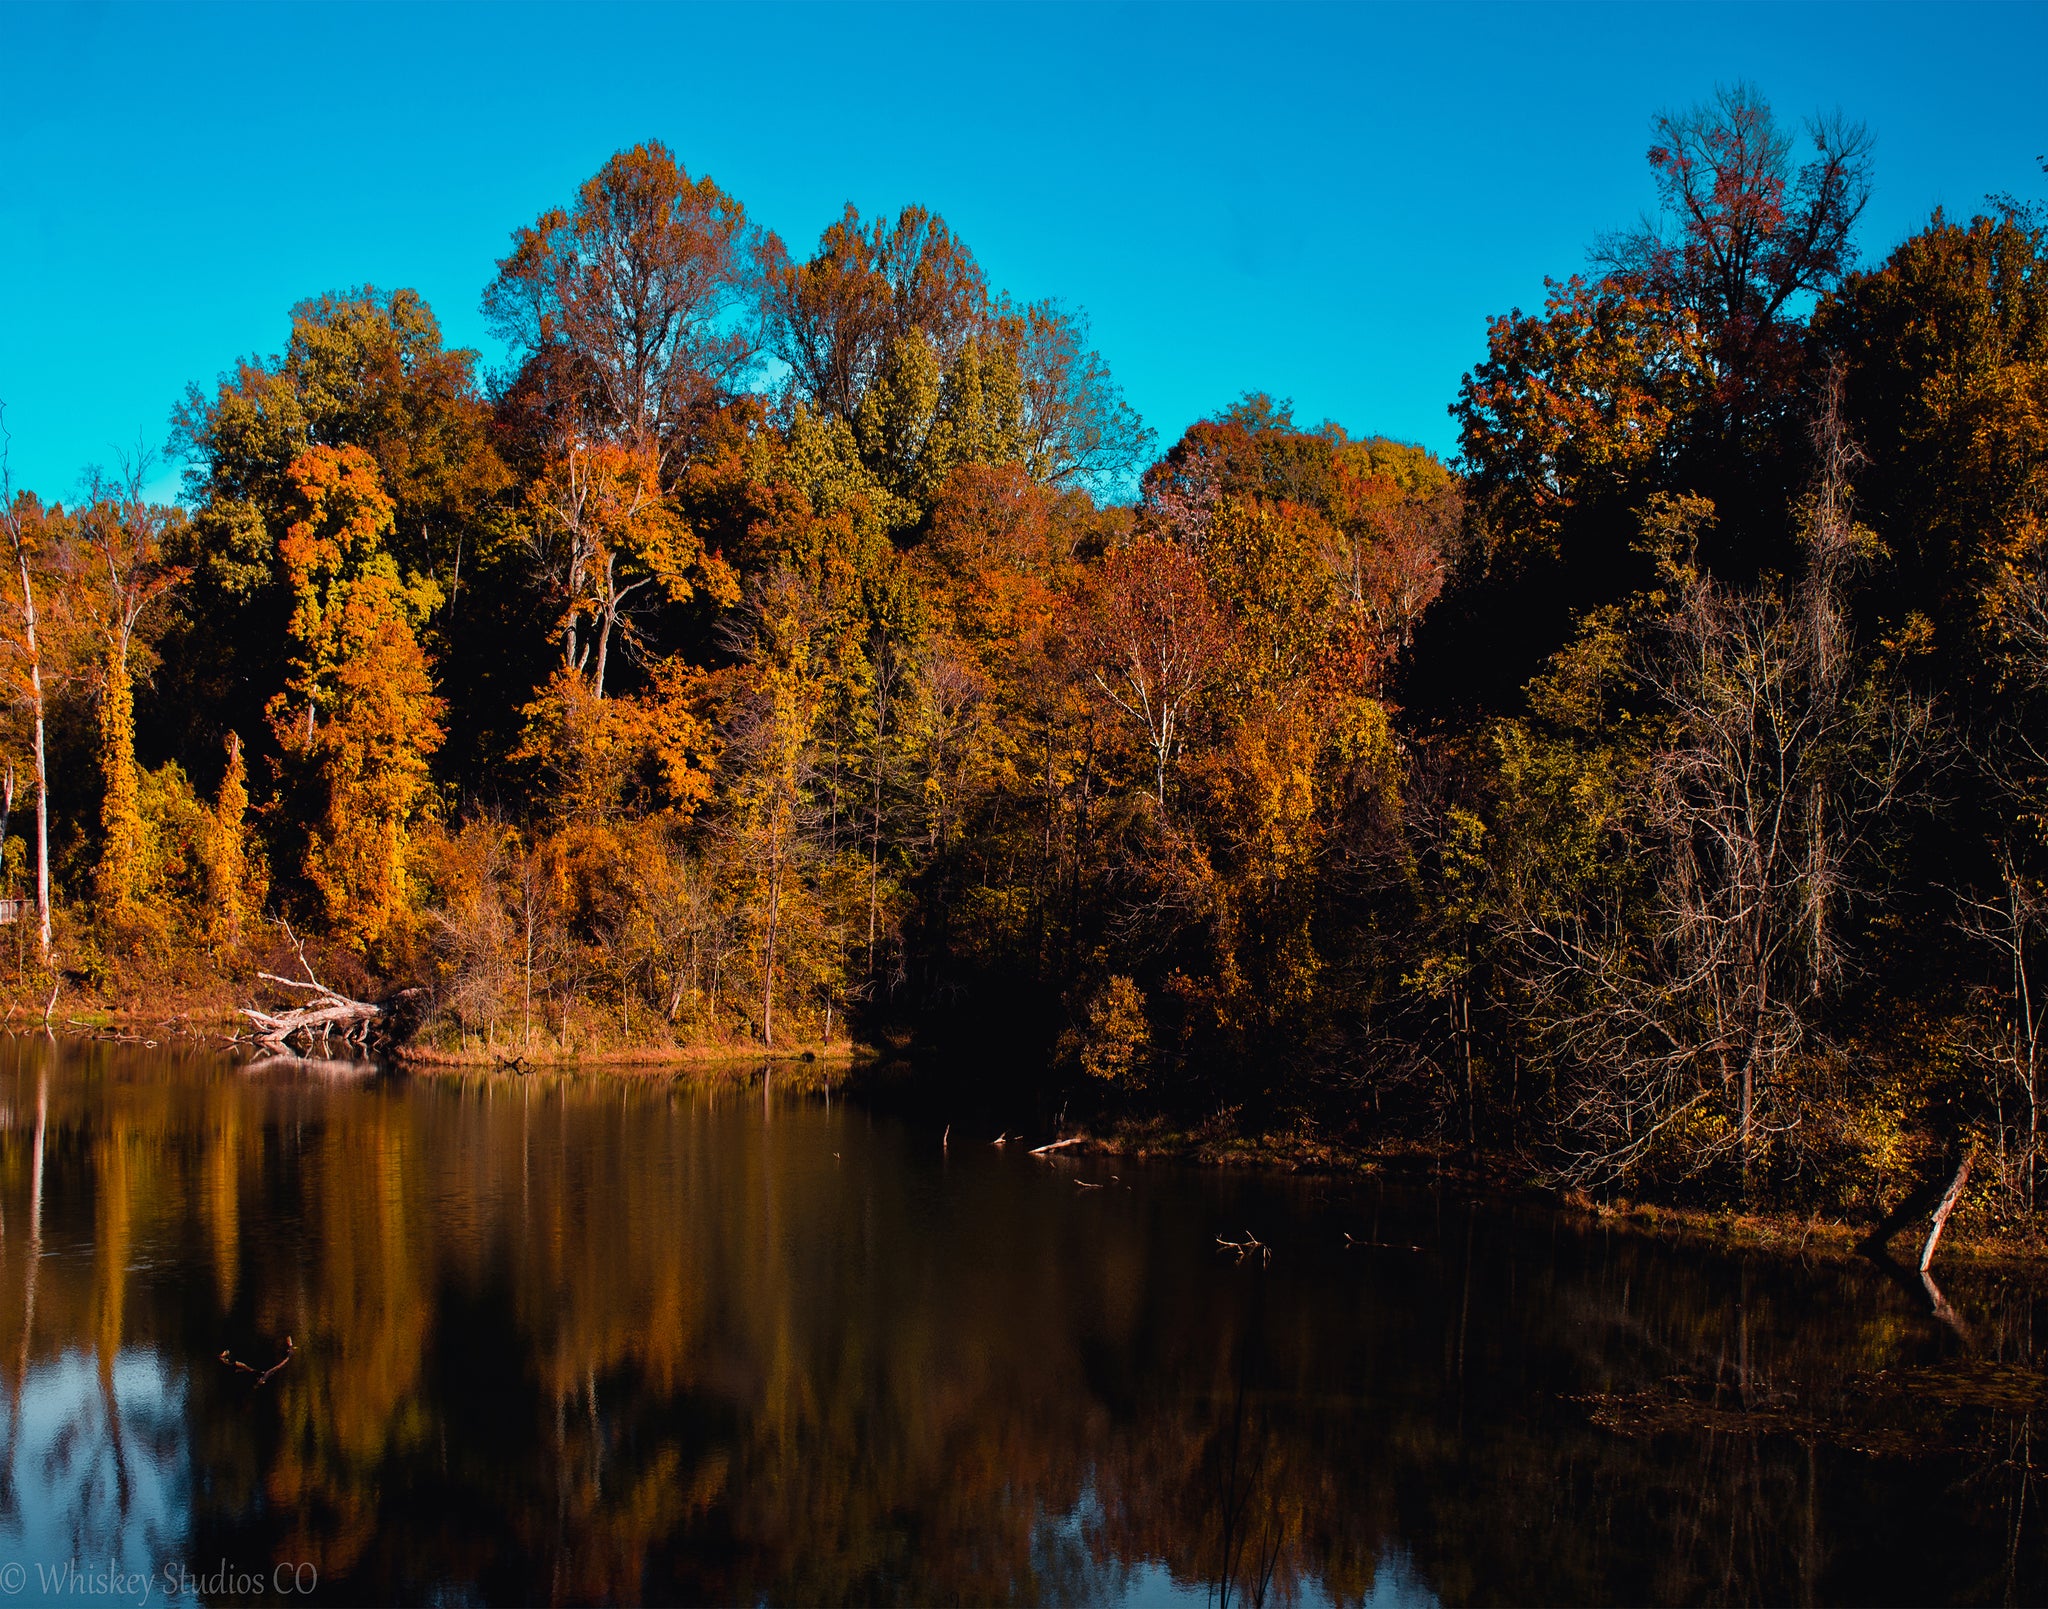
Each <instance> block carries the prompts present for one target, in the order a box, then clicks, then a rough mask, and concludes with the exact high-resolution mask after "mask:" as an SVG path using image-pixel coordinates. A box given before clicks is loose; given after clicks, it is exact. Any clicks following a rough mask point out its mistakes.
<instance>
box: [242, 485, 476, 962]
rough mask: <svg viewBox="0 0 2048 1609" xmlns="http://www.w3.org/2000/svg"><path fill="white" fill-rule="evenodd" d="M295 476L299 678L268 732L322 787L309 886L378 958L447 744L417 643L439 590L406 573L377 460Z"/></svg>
mask: <svg viewBox="0 0 2048 1609" xmlns="http://www.w3.org/2000/svg"><path fill="white" fill-rule="evenodd" d="M289 478H290V481H291V485H292V489H293V491H294V493H295V494H296V497H297V501H298V504H299V513H300V517H299V519H298V520H297V521H296V522H294V523H293V525H292V526H291V528H290V529H289V530H288V531H287V532H286V533H285V536H284V540H283V541H282V542H281V543H280V545H279V553H280V556H281V557H282V558H283V560H284V562H285V567H286V570H287V572H288V574H289V576H290V579H291V585H292V590H293V593H294V600H295V606H294V608H293V610H292V618H291V644H292V667H291V680H290V682H289V683H288V684H287V686H286V688H285V690H284V691H283V692H281V693H279V694H278V695H277V696H276V697H275V698H273V699H272V700H271V702H270V709H269V715H270V723H271V728H272V730H273V731H274V732H275V733H276V735H277V739H278V742H279V744H280V746H281V747H282V748H283V750H284V754H285V764H286V766H287V768H288V770H292V771H295V772H296V773H297V775H298V779H299V780H300V781H301V782H302V783H303V784H305V785H306V786H307V787H308V788H309V789H310V791H311V798H310V799H309V801H308V803H309V814H310V816H311V819H310V820H309V821H308V823H307V834H308V842H307V846H306V855H305V867H304V869H305V875H306V880H307V881H308V882H309V883H311V884H312V886H313V888H314V890H315V891H316V892H317V893H318V895H319V896H320V900H321V903H322V906H323V909H324V914H325V916H326V919H327V921H328V924H329V926H330V927H331V929H332V930H333V932H334V933H335V935H336V936H337V937H339V938H341V939H343V940H344V941H346V942H347V943H349V944H351V945H353V946H355V947H356V948H358V949H364V950H367V949H369V948H370V947H371V946H373V945H375V944H377V943H378V942H379V941H381V940H382V939H384V938H385V937H386V936H387V935H388V934H389V933H390V932H391V930H392V927H393V924H394V923H395V922H396V921H397V919H398V918H399V917H400V916H401V915H402V913H403V912H404V910H405V908H406V904H407V875H406V847H407V829H408V826H409V824H410V822H411V821H412V820H413V818H414V817H415V816H416V815H417V813H418V812H419V810H420V807H421V805H422V804H423V802H424V801H425V799H426V795H427V788H428V775H427V762H428V760H429V758H430V757H431V756H432V755H433V753H434V751H435V750H436V749H438V748H439V747H440V745H441V738H442V729H441V715H442V708H443V706H442V701H441V699H440V698H439V697H438V696H436V694H435V692H434V683H433V677H432V675H431V674H430V672H429V669H428V666H427V659H426V655H425V654H424V653H423V652H422V651H421V649H420V644H419V638H418V636H417V634H416V633H417V630H418V627H419V625H420V623H421V622H422V621H423V620H424V619H425V618H426V616H427V615H428V614H429V613H430V612H431V611H432V610H433V609H434V607H435V606H436V605H437V604H438V603H439V602H440V598H441V594H440V589H439V588H438V587H437V586H435V585H434V583H433V582H431V581H428V580H424V579H422V578H420V577H418V576H412V577H406V576H402V575H400V573H399V570H398V564H397V561H396V560H394V559H393V558H392V556H391V554H390V552H389V550H388V546H387V544H388V541H389V538H390V536H391V529H392V502H391V499H390V497H389V496H387V495H386V493H385V491H384V489H383V486H382V485H381V484H380V483H379V480H378V476H377V468H376V464H375V463H374V461H373V460H372V459H371V458H370V455H369V454H368V453H366V452H364V451H362V450H361V449H360V448H357V447H341V448H332V447H315V448H312V449H310V450H309V451H307V452H306V453H304V454H302V455H301V456H300V457H299V458H298V459H297V460H295V461H294V462H293V464H292V466H291V470H290V475H289Z"/></svg>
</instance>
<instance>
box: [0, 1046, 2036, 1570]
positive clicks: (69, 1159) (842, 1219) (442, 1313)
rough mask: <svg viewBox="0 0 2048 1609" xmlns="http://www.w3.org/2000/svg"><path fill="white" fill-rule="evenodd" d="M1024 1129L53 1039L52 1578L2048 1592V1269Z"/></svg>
mask: <svg viewBox="0 0 2048 1609" xmlns="http://www.w3.org/2000/svg"><path fill="white" fill-rule="evenodd" d="M985 1129H986V1125H976V1124H975V1123H973V1122H972V1121H971V1120H966V1119H963V1120H961V1121H957V1122H954V1123H952V1126H951V1130H950V1135H948V1133H947V1131H946V1120H945V1114H944V1113H934V1114H933V1118H932V1121H930V1122H928V1123H927V1122H922V1121H917V1122H910V1121H904V1120H902V1119H899V1118H893V1117H884V1116H880V1115H877V1114H876V1113H875V1112H873V1111H872V1110H869V1109H867V1108H864V1107H862V1106H860V1105H858V1104H851V1103H848V1102H847V1101H845V1100H842V1099H840V1098H837V1097H834V1098H830V1099H827V1098H826V1097H824V1096H822V1095H820V1094H816V1093H811V1094H803V1093H796V1092H789V1091H784V1090H779V1089H778V1088H777V1087H776V1084H775V1082H774V1080H772V1079H771V1080H769V1081H767V1082H766V1083H765V1084H764V1083H762V1082H760V1081H756V1082H753V1083H751V1084H742V1083H737V1082H730V1081H728V1082H727V1083H725V1084H723V1085H722V1086H717V1087H713V1086H710V1085H707V1084H705V1083H703V1082H701V1081H696V1080H690V1079H682V1078H678V1079H674V1080H671V1079H668V1078H666V1077H653V1078H649V1077H633V1078H630V1079H619V1080H606V1079H602V1078H597V1077H591V1078H558V1077H544V1076H534V1077H524V1078H522V1077H513V1076H490V1077H482V1076H475V1077H469V1078H438V1077H436V1078H425V1077H408V1076H404V1075H401V1074H381V1073H371V1074H364V1073H361V1072H359V1071H355V1070H336V1071H330V1072H327V1073H321V1072H317V1071H315V1072H309V1071H305V1070H299V1069H293V1068H289V1067H286V1068H282V1069H276V1070H270V1071H263V1070H257V1071H244V1070H242V1069H241V1068H239V1067H238V1066H237V1065H236V1064H235V1063H234V1062H233V1061H232V1060H230V1059H226V1058H222V1057H217V1056H214V1055H212V1054H209V1053H206V1052H200V1051H173V1050H169V1049H163V1050H150V1049H145V1048H142V1047H137V1046H126V1045H114V1044H107V1043H75V1044H74V1043H65V1044H57V1043H52V1042H50V1041H47V1040H44V1039H40V1038H29V1037H21V1038H15V1039H11V1040H0V1374H4V1378H5V1387H4V1394H5V1398H6V1405H5V1424H4V1436H5V1445H4V1449H0V1452H4V1460H5V1467H4V1472H0V1474H4V1486H0V1561H4V1564H0V1604H4V1602H6V1601H7V1595H8V1594H9V1593H11V1594H12V1595H13V1597H14V1598H15V1599H17V1600H19V1601H24V1602H36V1601H44V1600H46V1599H50V1598H58V1597H61V1598H62V1599H63V1601H65V1602H88V1601H106V1602H129V1603H136V1602H143V1601H148V1602H156V1603H162V1602H167V1601H184V1602H201V1601H204V1602H209V1603H213V1602H220V1603H237V1602H258V1601H262V1602H278V1601H283V1602H301V1601H310V1602H315V1603H322V1602H338V1603H376V1602H400V1603H430V1602H431V1603H437V1604H451V1605H452V1604H470V1603H477V1604H482V1603H554V1602H559V1603H607V1602H641V1601H654V1602H715V1603H753V1602H770V1603H824V1602H832V1603H838V1602H847V1601H851V1602H892V1603H893V1602H908V1603H958V1602H965V1603H1012V1602H1060V1603H1065V1602H1077V1603H1105V1604H1126V1603H1128V1604H1175V1603H1188V1604H1193V1603H1209V1602H1214V1603H1217V1604H1219V1605H1225V1606H1227V1605H1230V1604H1243V1605H1247V1606H1250V1605H1255V1604H1260V1603H1268V1604H1310V1605H1321V1604H1325V1603H1329V1604H1336V1603H1344V1604H1360V1603H1363V1604H1372V1605H1411V1604H1431V1603H1439V1602H1441V1603H1466V1602H1559V1603H1597V1602H1694V1601H1716V1602H1718V1601H1725V1600H1735V1601H1766V1602H1775V1603H1794V1602H1801V1603H1804V1602H1859V1603H1879V1602H1884V1603H1921V1602H1948V1601H1965V1602H2040V1601H2042V1600H2043V1599H2044V1598H2048V1556H2044V1551H2043V1545H2042V1535H2043V1526H2044V1523H2048V1516H2044V1515H2043V1514H2042V1513H2041V1508H2042V1502H2043V1497H2044V1494H2043V1493H2038V1492H2035V1491H2034V1490H2033V1489H2032V1477H2033V1474H2034V1473H2035V1471H2034V1469H2033V1466H2032V1461H2031V1460H2032V1428H2033V1425H2032V1421H2033V1415H2034V1414H2035V1413H2036V1412H2048V1378H2044V1372H2043V1366H2044V1361H2048V1360H2044V1357H2043V1354H2042V1347H2041V1343H2039V1342H2037V1340H2036V1332H2037V1323H2036V1319H2037V1314H2039V1312H2040V1309H2041V1287H2040V1286H2039V1285H2038V1284H2036V1283H2035V1282H2034V1281H2033V1280H2032V1279H2030V1278H2028V1277H2026V1276H2024V1275H2023V1274H2020V1273H2016V1272H2013V1271H2005V1272H1999V1271H1996V1270H1991V1269H1985V1268H1974V1267H1971V1266H1969V1265H1966V1264H1955V1265H1943V1266H1941V1267H1938V1268H1937V1273H1938V1274H1939V1275H1940V1276H1941V1278H1942V1290H1943V1294H1944V1295H1945V1297H1946V1299H1947V1302H1948V1303H1949V1304H1950V1305H1951V1306H1952V1308H1953V1310H1954V1322H1953V1323H1951V1322H1947V1321H1944V1320H1943V1319H1940V1318H1938V1317H1937V1316H1936V1315H1935V1314H1934V1313H1933V1312H1931V1311H1930V1304H1929V1303H1928V1302H1927V1301H1926V1300H1925V1299H1924V1298H1922V1297H1920V1296H1918V1295H1917V1294H1916V1292H1917V1283H1916V1282H1908V1281H1906V1280H1903V1279H1900V1278H1894V1277H1891V1276H1888V1275H1887V1274H1886V1273H1885V1272H1884V1271H1882V1270H1880V1269H1878V1268H1876V1267H1874V1266H1872V1265H1869V1264H1866V1263H1849V1264H1844V1263H1841V1262H1829V1261H1822V1260H1819V1259H1815V1260H1813V1261H1811V1262H1808V1263H1802V1262H1800V1261H1798V1260H1795V1259H1787V1258H1782V1257H1768V1256H1763V1255H1736V1254H1732V1253H1724V1252H1718V1251H1706V1250H1701V1249H1698V1248H1694V1247H1679V1246H1674V1245H1669V1244H1663V1243H1659V1242H1655V1241H1651V1240H1648V1239H1645V1238H1641V1237H1639V1236H1634V1235H1631V1234H1627V1233H1623V1232H1620V1231H1618V1230H1611V1229H1606V1228H1602V1227H1598V1226H1591V1227H1589V1226H1587V1225H1584V1224H1582V1223H1578V1222H1575V1221H1573V1220H1570V1219H1567V1218H1565V1217H1563V1216H1561V1215H1559V1214H1558V1213H1556V1212H1553V1211H1551V1210H1549V1209H1548V1208H1546V1207H1543V1206H1541V1205H1540V1204H1531V1203H1515V1202H1508V1201H1499V1200H1493V1201H1489V1200H1473V1199H1470V1198H1468V1197H1464V1196H1460V1195H1458V1194H1456V1193H1453V1192H1450V1191H1441V1190H1432V1189H1428V1188H1421V1187H1417V1186H1414V1185H1408V1186H1395V1185H1391V1184H1381V1183H1377V1182H1374V1181H1372V1180H1370V1179H1364V1180H1357V1179H1351V1180H1341V1181H1340V1180H1329V1179H1308V1178H1300V1177H1283V1176H1274V1175H1264V1174H1254V1173H1251V1172H1204V1171H1199V1170H1194V1169H1186V1168H1177V1167H1168V1166H1165V1165H1149V1166H1148V1165H1142V1164H1138V1163H1135V1162H1131V1161H1127V1160H1124V1159H1120V1158H1098V1157H1088V1158H1075V1157H1072V1156H1071V1155H1063V1156H1061V1157H1059V1158H1047V1159H1033V1158H1031V1157H1030V1156H1028V1155H1025V1154H1024V1147H1023V1146H1022V1145H1021V1144H1010V1145H1006V1146H1003V1147H1000V1148H998V1147H994V1146H991V1145H990V1144H989V1143H987V1142H988V1141H989V1140H990V1139H992V1138H993V1137H994V1136H993V1135H992V1134H990V1133H988V1132H986V1131H985ZM1033 1143H1036V1137H1034V1140H1033ZM1219 1238H1221V1239H1224V1240H1230V1241H1235V1242H1244V1241H1246V1240H1248V1239H1249V1240H1254V1241H1256V1242H1257V1243H1258V1247H1255V1248H1246V1249H1243V1250H1239V1249H1233V1248H1231V1247H1227V1246H1221V1245H1219V1244H1218V1241H1219ZM1261 1248H1263V1249H1261ZM2042 1333H2043V1335H2044V1337H2048V1329H2044V1330H2043V1331H2042ZM287 1337H289V1338H290V1347H289V1350H288V1349H287ZM223 1354H225V1359H224V1358H223ZM280 1363H282V1367H274V1366H276V1365H278V1364H280ZM273 1371H274V1372H273ZM2044 1423H2048V1420H2044ZM67 1571H68V1572H70V1574H68V1575H66V1574H65V1572H67ZM67 1583H68V1585H67Z"/></svg>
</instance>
